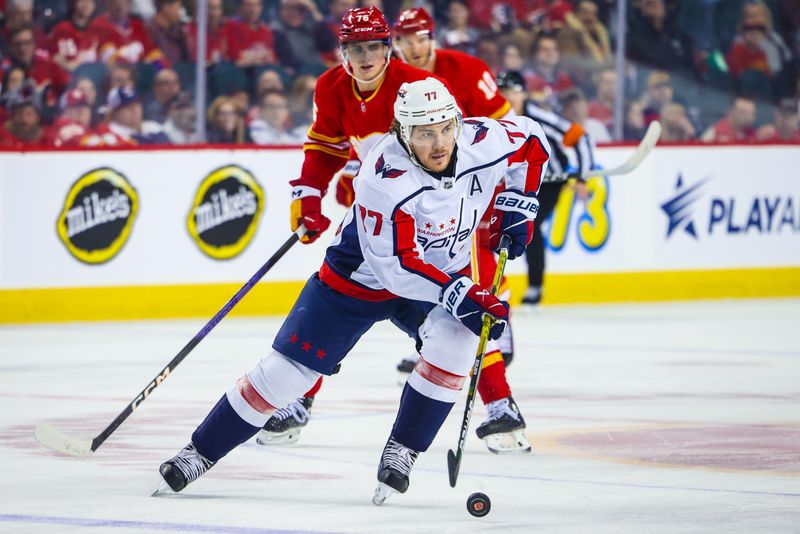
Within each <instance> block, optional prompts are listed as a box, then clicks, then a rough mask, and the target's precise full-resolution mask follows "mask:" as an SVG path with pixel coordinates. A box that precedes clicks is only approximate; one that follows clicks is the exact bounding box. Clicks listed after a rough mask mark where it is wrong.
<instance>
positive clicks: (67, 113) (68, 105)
mask: <svg viewBox="0 0 800 534" xmlns="http://www.w3.org/2000/svg"><path fill="white" fill-rule="evenodd" d="M61 100H62V112H61V116H60V117H59V118H58V119H57V120H56V121H55V122H54V123H53V125H52V126H50V128H49V129H48V130H47V133H46V141H45V144H46V145H47V146H52V147H56V148H59V147H70V146H81V141H82V140H83V139H84V137H85V136H87V135H88V134H89V133H90V132H91V123H92V105H91V103H90V102H89V98H88V96H87V95H86V93H84V92H83V91H82V90H80V89H78V88H77V87H73V88H72V89H70V90H69V91H67V92H66V93H64V96H63V98H62V99H61Z"/></svg>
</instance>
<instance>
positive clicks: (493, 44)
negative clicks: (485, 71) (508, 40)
mask: <svg viewBox="0 0 800 534" xmlns="http://www.w3.org/2000/svg"><path fill="white" fill-rule="evenodd" d="M475 57H477V58H478V59H480V60H481V61H483V62H484V63H486V65H488V66H489V69H490V70H491V71H492V72H498V71H499V70H500V66H501V59H500V46H499V45H498V44H497V39H495V38H494V37H491V36H483V37H480V38H478V40H477V41H476V42H475Z"/></svg>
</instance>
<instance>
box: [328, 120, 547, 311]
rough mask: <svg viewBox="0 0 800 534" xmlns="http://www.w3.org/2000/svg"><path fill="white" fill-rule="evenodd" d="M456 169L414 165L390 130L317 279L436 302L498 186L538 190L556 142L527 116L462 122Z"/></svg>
mask: <svg viewBox="0 0 800 534" xmlns="http://www.w3.org/2000/svg"><path fill="white" fill-rule="evenodd" d="M457 146H458V150H457V152H456V165H455V176H454V177H452V178H447V177H446V178H441V179H440V178H437V177H434V176H431V175H430V174H428V173H427V172H425V171H424V170H422V169H421V168H419V167H418V166H417V165H415V164H414V163H413V162H412V161H411V159H410V158H409V156H408V154H407V153H406V151H405V149H404V148H403V147H402V146H401V145H400V143H399V141H398V140H397V138H396V137H395V136H394V135H393V134H386V135H384V136H383V138H382V139H381V140H380V141H379V142H378V143H377V144H376V145H375V146H374V147H373V148H372V150H370V152H369V153H368V154H367V156H366V158H365V159H364V161H363V164H362V165H361V170H360V171H359V174H358V176H357V179H356V181H355V193H356V196H355V203H354V204H353V207H352V208H351V209H350V211H349V212H348V214H347V216H346V217H345V219H344V221H343V222H342V225H341V226H340V228H339V230H338V232H337V235H336V238H335V239H334V241H333V243H332V244H331V246H330V247H329V248H328V250H327V251H326V255H325V263H324V264H323V266H322V268H321V269H320V278H321V279H322V280H323V281H324V282H325V283H327V284H328V285H330V286H331V287H333V288H334V289H336V290H338V291H340V292H342V293H345V294H347V295H350V296H355V297H358V298H362V299H365V300H386V299H389V298H395V297H396V296H399V297H404V298H408V299H413V300H421V301H428V302H434V303H438V302H439V295H440V293H441V290H442V287H443V286H444V285H446V284H447V283H448V282H449V281H450V277H451V275H453V274H455V273H458V272H460V271H463V270H464V269H465V268H466V267H468V266H469V265H470V250H471V243H472V235H473V234H474V233H475V231H476V230H477V228H478V224H479V222H480V220H481V218H482V217H483V214H484V212H485V211H486V210H487V209H488V208H489V207H490V204H491V202H492V199H493V198H494V193H495V188H496V187H497V186H498V185H499V184H501V183H502V182H503V181H505V188H506V189H516V190H518V191H521V192H523V193H527V192H538V189H539V184H540V183H541V178H542V176H543V175H544V172H545V169H546V167H547V160H548V157H549V154H550V146H549V145H548V143H547V140H546V137H545V135H544V132H543V131H542V128H541V127H540V126H539V124H538V123H536V122H535V121H533V120H532V119H530V118H528V117H513V118H511V119H508V120H502V119H501V120H494V119H489V118H486V117H477V118H470V119H465V120H464V128H463V129H462V130H461V132H460V135H459V137H458V139H457Z"/></svg>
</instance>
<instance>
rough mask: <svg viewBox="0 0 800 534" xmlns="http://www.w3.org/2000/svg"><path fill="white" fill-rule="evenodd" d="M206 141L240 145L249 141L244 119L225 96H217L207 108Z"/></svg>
mask: <svg viewBox="0 0 800 534" xmlns="http://www.w3.org/2000/svg"><path fill="white" fill-rule="evenodd" d="M208 142H209V143H220V144H225V145H242V144H246V143H249V142H250V137H249V136H248V134H247V129H246V128H245V125H244V119H242V117H241V116H240V115H239V114H238V113H237V112H236V106H235V105H234V103H233V101H231V99H230V98H228V97H227V96H218V97H217V98H215V99H214V101H213V102H211V105H210V106H209V108H208Z"/></svg>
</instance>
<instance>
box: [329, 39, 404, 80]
mask: <svg viewBox="0 0 800 534" xmlns="http://www.w3.org/2000/svg"><path fill="white" fill-rule="evenodd" d="M339 55H340V56H341V57H342V67H344V71H345V72H346V73H347V74H348V75H350V76H352V77H353V79H354V80H355V81H357V82H360V83H372V82H374V81H375V80H379V79H380V78H381V76H383V74H384V73H385V72H386V69H388V68H389V60H390V59H391V57H392V47H391V46H388V47H387V49H386V57H384V58H383V68H382V69H381V71H380V72H379V73H378V75H377V76H375V77H374V78H372V79H371V80H362V79H361V78H359V77H358V76H356V75H355V74H353V69H352V68H351V67H350V59H348V57H347V52H346V51H345V49H344V48H343V47H339Z"/></svg>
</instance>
